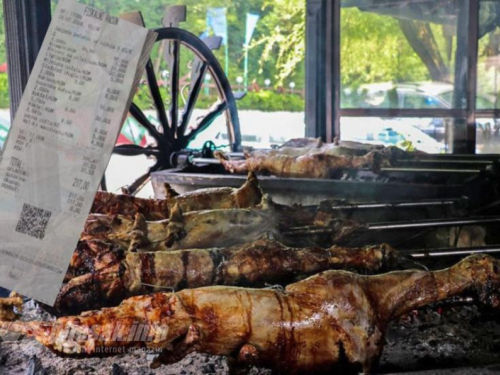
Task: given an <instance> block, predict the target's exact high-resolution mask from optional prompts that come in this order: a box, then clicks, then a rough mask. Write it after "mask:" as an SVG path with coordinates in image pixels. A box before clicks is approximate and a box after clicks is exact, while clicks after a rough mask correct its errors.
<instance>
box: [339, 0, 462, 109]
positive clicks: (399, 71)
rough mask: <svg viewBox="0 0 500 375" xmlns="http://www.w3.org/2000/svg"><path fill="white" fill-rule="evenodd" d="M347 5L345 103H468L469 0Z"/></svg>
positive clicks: (369, 0)
mask: <svg viewBox="0 0 500 375" xmlns="http://www.w3.org/2000/svg"><path fill="white" fill-rule="evenodd" d="M341 6H342V10H341V47H340V48H341V54H340V55H341V74H340V76H341V81H342V82H341V84H342V92H341V107H342V108H405V109H449V108H465V106H466V86H465V84H466V80H465V77H464V76H463V75H458V76H456V75H455V72H456V71H458V72H466V66H467V53H466V52H467V48H466V47H467V46H466V43H464V42H463V41H466V32H467V27H466V24H467V17H466V16H467V14H466V12H463V11H462V10H463V9H467V8H465V7H466V6H467V1H459V0H451V1H450V0H422V1H416V2H408V1H397V0H395V1H390V2H388V1H382V2H381V1H376V0H341ZM461 17H462V18H463V20H462V19H461ZM457 33H458V37H457ZM462 34H465V35H462ZM457 39H458V40H461V41H462V43H458V44H457ZM456 82H457V83H456Z"/></svg>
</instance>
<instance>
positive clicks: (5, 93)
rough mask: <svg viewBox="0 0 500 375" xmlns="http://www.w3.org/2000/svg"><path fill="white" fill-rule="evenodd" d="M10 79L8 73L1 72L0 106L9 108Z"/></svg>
mask: <svg viewBox="0 0 500 375" xmlns="http://www.w3.org/2000/svg"><path fill="white" fill-rule="evenodd" d="M9 105H10V99H9V80H8V78H7V74H5V73H0V108H2V109H3V108H9Z"/></svg>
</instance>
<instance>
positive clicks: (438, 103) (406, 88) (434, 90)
mask: <svg viewBox="0 0 500 375" xmlns="http://www.w3.org/2000/svg"><path fill="white" fill-rule="evenodd" d="M453 95H454V86H453V85H452V84H449V83H440V82H415V83H412V82H410V83H398V84H393V83H391V82H385V83H374V84H367V85H362V86H361V87H360V88H359V89H357V90H349V89H346V90H344V96H343V98H342V101H343V106H344V107H346V106H347V107H352V108H400V109H450V108H453V107H454V106H453ZM495 100H496V98H495V97H494V96H493V95H479V96H478V97H477V103H476V104H477V108H478V109H491V108H495ZM388 120H392V119H388ZM404 121H405V122H406V123H408V124H410V125H413V126H416V127H417V128H419V129H420V130H422V131H423V132H424V133H425V134H427V135H429V136H431V137H432V138H434V139H436V140H437V141H438V142H444V139H445V136H446V128H447V125H450V126H451V125H452V119H443V118H431V119H429V118H422V119H420V118H407V119H404ZM492 122H493V124H492ZM477 123H478V129H479V130H481V129H485V128H486V129H487V128H493V129H500V122H499V121H498V120H496V119H495V120H483V119H478V120H477Z"/></svg>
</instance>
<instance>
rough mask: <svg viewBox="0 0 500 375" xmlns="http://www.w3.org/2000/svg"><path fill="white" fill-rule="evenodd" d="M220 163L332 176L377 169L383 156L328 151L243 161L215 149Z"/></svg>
mask: <svg viewBox="0 0 500 375" xmlns="http://www.w3.org/2000/svg"><path fill="white" fill-rule="evenodd" d="M215 156H216V157H217V158H218V159H219V160H220V162H221V164H222V165H223V166H224V168H226V169H227V170H228V171H230V172H231V173H247V172H249V171H251V172H259V173H269V174H272V175H275V176H278V177H299V178H322V179H324V178H333V177H335V176H336V175H338V173H339V172H342V171H344V170H347V169H359V168H364V167H368V168H370V169H372V170H373V171H374V172H377V171H379V170H380V166H381V163H382V160H383V159H382V156H381V154H380V153H378V152H377V151H371V152H370V153H368V154H366V155H363V156H337V155H331V154H329V153H328V152H327V151H317V152H311V153H306V154H304V155H300V156H293V155H287V154H280V153H277V154H275V155H267V154H266V155H258V154H256V155H255V156H253V155H252V154H251V153H250V154H246V155H245V160H230V159H229V158H228V157H227V156H226V155H224V154H223V153H222V152H220V151H217V152H215Z"/></svg>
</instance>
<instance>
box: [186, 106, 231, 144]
mask: <svg viewBox="0 0 500 375" xmlns="http://www.w3.org/2000/svg"><path fill="white" fill-rule="evenodd" d="M226 109H227V103H226V102H225V101H219V102H217V103H215V104H213V105H212V106H211V107H210V110H209V112H208V113H207V114H206V115H205V117H203V119H202V120H201V121H199V123H198V126H197V127H196V129H194V130H193V131H192V132H191V133H189V134H188V135H187V136H185V139H187V140H192V139H193V138H195V137H196V136H197V135H198V134H199V133H201V132H202V131H203V130H205V129H206V128H207V127H209V126H210V125H211V124H212V123H213V122H214V121H215V119H216V118H217V117H219V116H220V115H221V114H222V113H223V112H224V111H225V110H226Z"/></svg>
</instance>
